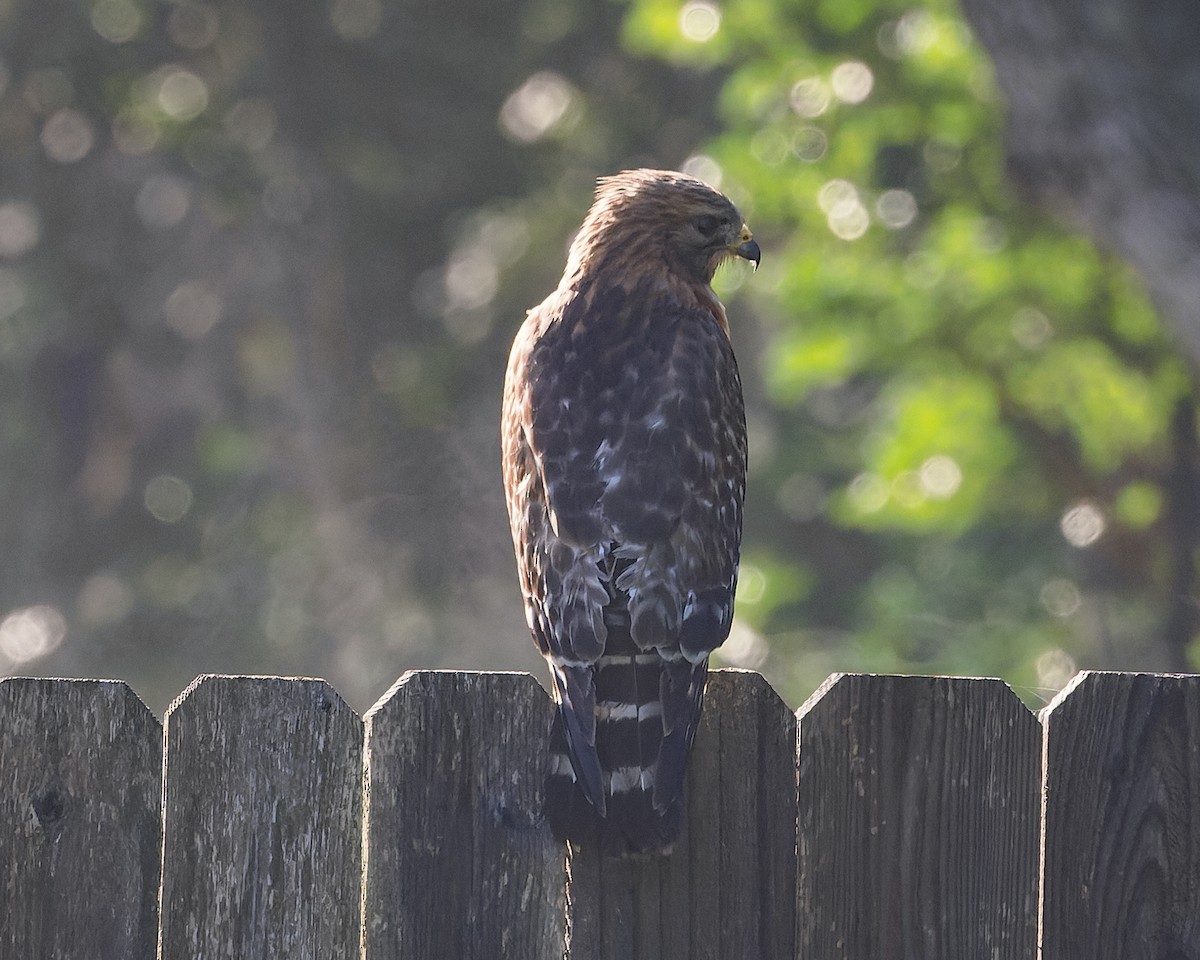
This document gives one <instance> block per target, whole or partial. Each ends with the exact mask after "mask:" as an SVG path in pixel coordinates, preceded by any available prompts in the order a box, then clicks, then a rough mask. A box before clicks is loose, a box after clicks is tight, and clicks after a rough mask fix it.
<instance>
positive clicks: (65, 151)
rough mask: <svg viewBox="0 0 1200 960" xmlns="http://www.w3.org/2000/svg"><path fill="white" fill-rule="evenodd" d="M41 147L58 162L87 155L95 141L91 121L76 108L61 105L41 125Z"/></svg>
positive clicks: (66, 161)
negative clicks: (61, 106) (60, 107)
mask: <svg viewBox="0 0 1200 960" xmlns="http://www.w3.org/2000/svg"><path fill="white" fill-rule="evenodd" d="M41 140H42V149H43V150H45V151H46V156H48V157H49V158H50V159H51V160H56V161H58V162H59V163H75V162H76V161H78V160H82V159H83V158H84V157H86V156H87V155H88V152H89V151H90V150H91V149H92V145H93V144H94V143H95V140H96V136H95V133H94V132H93V131H92V122H91V121H90V120H88V118H87V117H85V116H84V115H83V114H82V113H80V112H79V111H78V110H74V109H72V108H71V107H63V108H62V109H61V110H58V111H55V113H54V114H52V115H51V117H50V119H49V120H47V121H46V123H45V125H44V126H43V127H42V137H41Z"/></svg>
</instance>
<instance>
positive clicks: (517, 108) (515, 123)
mask: <svg viewBox="0 0 1200 960" xmlns="http://www.w3.org/2000/svg"><path fill="white" fill-rule="evenodd" d="M574 100H575V91H574V88H572V86H571V84H570V83H568V82H567V80H566V79H564V78H563V77H562V76H560V75H559V74H557V73H554V72H553V71H550V70H543V71H541V72H539V73H535V74H534V75H533V76H531V77H530V78H529V79H528V80H526V81H525V82H524V83H523V84H521V86H520V87H518V88H517V89H516V90H515V91H513V93H512V94H510V95H509V97H508V99H507V100H505V101H504V105H503V106H502V107H501V108H500V126H501V127H502V128H503V130H504V132H505V133H507V134H508V135H509V136H510V137H512V138H513V139H514V140H518V141H520V142H521V143H534V142H535V141H538V140H541V139H542V138H543V137H545V136H547V135H548V134H550V133H551V132H552V131H553V130H554V129H555V128H556V127H557V126H558V125H559V124H560V123H561V122H562V120H563V118H564V117H565V116H566V115H567V111H568V110H569V109H570V108H571V106H572V104H573V103H574Z"/></svg>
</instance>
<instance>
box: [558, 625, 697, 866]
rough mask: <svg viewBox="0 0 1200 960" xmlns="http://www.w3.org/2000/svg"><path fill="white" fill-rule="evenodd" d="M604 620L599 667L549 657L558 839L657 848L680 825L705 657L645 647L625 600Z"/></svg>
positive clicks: (607, 847) (610, 846)
mask: <svg viewBox="0 0 1200 960" xmlns="http://www.w3.org/2000/svg"><path fill="white" fill-rule="evenodd" d="M605 622H606V625H607V627H608V641H607V644H606V646H605V649H604V654H603V655H602V656H601V657H600V658H599V659H598V660H596V662H595V663H594V664H586V665H584V664H579V663H578V662H575V663H572V662H570V661H564V660H561V659H560V658H555V657H553V656H552V657H551V658H550V661H551V668H552V671H553V674H554V678H555V685H556V687H557V688H558V693H559V710H558V714H557V716H556V718H555V725H554V730H553V733H552V738H551V756H550V770H549V774H548V776H547V780H546V813H547V817H548V819H549V821H550V825H551V828H552V829H553V830H554V833H555V835H556V836H558V837H559V838H560V839H570V840H573V841H576V842H588V840H589V839H590V838H596V839H597V840H598V842H599V843H600V844H601V845H602V847H603V848H604V849H605V850H608V851H610V852H613V853H618V852H626V851H629V852H639V851H649V850H657V849H660V848H662V847H664V846H666V845H668V844H670V843H671V842H673V841H674V840H675V839H676V837H677V836H678V835H679V830H680V827H681V826H682V822H683V807H684V790H683V785H684V777H685V774H686V771H687V759H688V755H689V753H690V752H691V746H692V740H693V738H694V736H695V732H696V726H697V725H698V723H699V720H700V709H701V704H702V698H703V694H704V680H705V676H706V674H707V666H708V661H707V659H706V660H702V661H701V662H700V663H698V664H693V663H691V662H689V661H688V660H686V659H685V658H684V657H683V656H682V654H678V653H677V654H675V655H674V657H671V656H670V655H668V656H667V657H664V656H662V655H661V654H660V653H659V652H657V651H655V650H650V651H643V650H641V649H639V648H638V647H637V646H636V645H635V644H634V642H633V638H632V636H631V635H630V631H629V617H628V613H627V611H626V610H625V609H624V606H623V605H620V604H619V603H618V602H614V603H613V604H610V606H609V607H608V608H606V610H605ZM585 672H586V674H587V675H586V676H583V674H585ZM585 691H586V693H585ZM589 695H590V696H589ZM589 699H590V701H591V702H590V703H589V702H587V701H588V700H589ZM582 711H590V714H591V717H592V718H594V728H593V727H592V725H591V724H589V723H588V719H589V718H588V717H587V716H586V715H584V716H582V717H581V716H580V713H581V712H582ZM589 734H591V737H590V738H589V736H588V735H589ZM589 739H590V740H591V741H592V742H589Z"/></svg>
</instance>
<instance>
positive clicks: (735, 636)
mask: <svg viewBox="0 0 1200 960" xmlns="http://www.w3.org/2000/svg"><path fill="white" fill-rule="evenodd" d="M770 653H771V648H770V647H768V646H767V641H766V640H765V639H764V638H763V636H762V634H760V633H758V632H757V631H756V630H754V629H752V628H750V627H748V626H747V625H746V624H745V623H743V622H742V621H741V620H740V619H735V620H734V621H733V626H732V627H730V629H729V637H728V639H726V641H725V642H724V643H723V644H722V645H721V654H720V656H721V660H722V661H723V662H725V663H727V664H729V665H730V666H731V667H741V668H742V669H744V670H758V669H760V668H761V667H762V666H763V664H765V663H766V662H767V657H768V656H769V655H770Z"/></svg>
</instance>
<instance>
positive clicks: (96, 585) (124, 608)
mask: <svg viewBox="0 0 1200 960" xmlns="http://www.w3.org/2000/svg"><path fill="white" fill-rule="evenodd" d="M133 603H134V597H133V591H132V590H130V589H129V587H128V586H126V584H125V582H124V581H123V580H122V579H121V578H120V577H117V576H114V575H113V574H111V573H96V574H93V575H92V576H90V577H88V578H87V580H85V581H84V584H83V587H82V588H81V589H80V591H79V596H78V598H76V601H75V610H76V613H77V614H78V617H79V619H80V620H81V621H82V622H83V623H84V624H85V625H86V626H89V627H103V626H107V625H108V624H112V623H118V622H119V621H121V620H123V619H124V618H125V616H126V615H127V614H128V613H129V611H130V610H132V609H133Z"/></svg>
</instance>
